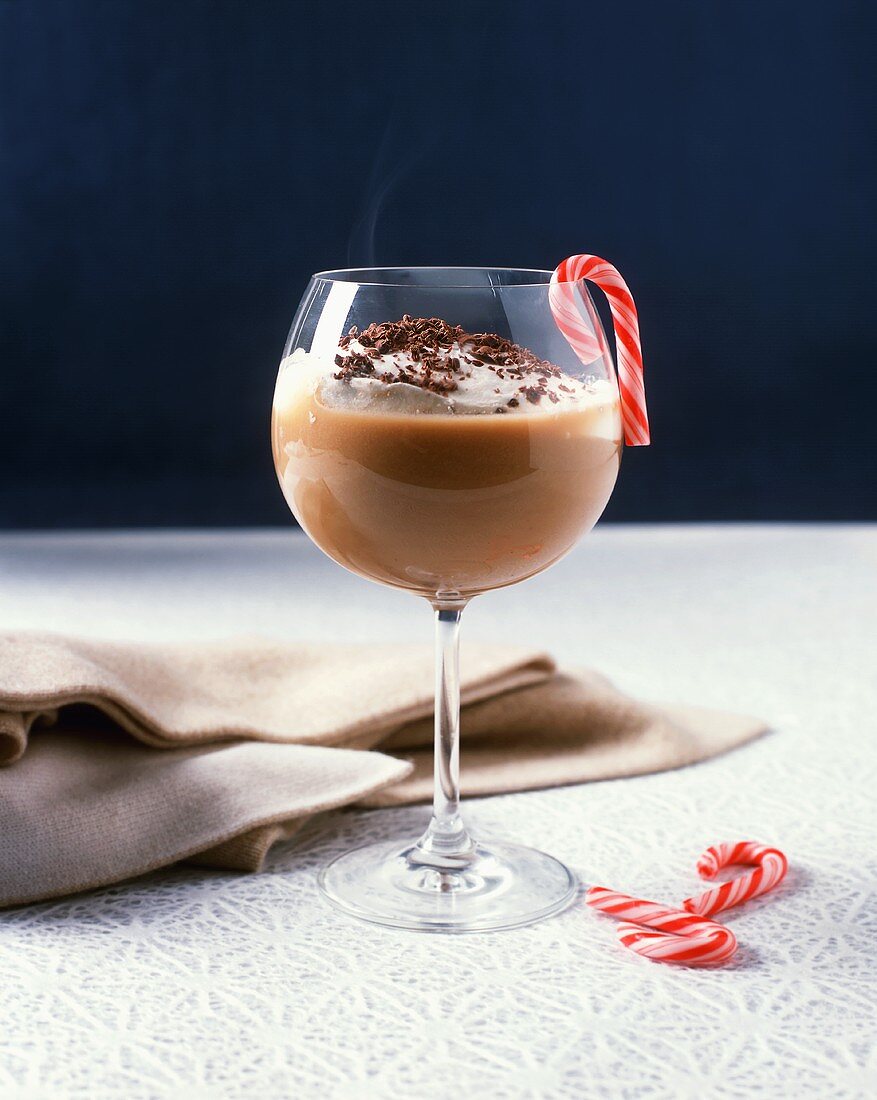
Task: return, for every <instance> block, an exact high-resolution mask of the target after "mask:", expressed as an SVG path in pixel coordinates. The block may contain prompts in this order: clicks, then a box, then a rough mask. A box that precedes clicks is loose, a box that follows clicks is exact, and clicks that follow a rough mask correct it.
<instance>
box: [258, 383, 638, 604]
mask: <svg viewBox="0 0 877 1100" xmlns="http://www.w3.org/2000/svg"><path fill="white" fill-rule="evenodd" d="M290 369H294V368H290ZM607 423H608V424H609V426H610V428H609V430H608V431H607ZM272 444H273V450H274V462H275V466H276V469H277V475H278V477H279V479H280V484H281V486H282V488H283V492H284V495H285V497H286V500H287V503H288V504H289V507H290V508H291V509H292V511H293V513H294V515H295V517H296V518H297V519H298V521H299V523H300V524H301V525H302V527H303V528H304V529H305V531H306V532H307V533H308V535H309V536H310V537H311V539H313V541H314V542H315V543H316V544H317V546H319V547H320V548H321V549H322V550H323V551H325V553H326V554H328V555H329V557H331V558H333V559H334V560H335V561H336V562H338V563H339V564H341V565H343V566H345V567H346V568H348V569H350V570H352V571H353V572H354V573H358V574H359V575H360V576H363V577H368V578H369V579H370V580H374V581H379V582H381V583H383V584H388V585H391V586H392V587H394V588H403V589H408V590H410V591H412V592H416V593H419V594H421V595H423V596H427V597H431V596H435V595H436V593H442V594H459V596H460V597H462V598H465V597H468V596H471V595H474V594H476V593H478V592H483V591H485V590H487V589H491V588H500V587H502V586H504V585H508V584H514V583H515V582H516V581H521V580H524V579H525V578H526V577H530V576H532V575H533V574H535V573H538V572H540V571H541V570H543V569H545V568H547V567H548V566H549V565H551V564H552V563H554V562H556V561H557V560H558V559H559V558H561V557H562V556H563V555H564V554H566V552H567V551H568V550H570V549H571V548H572V546H573V545H574V544H575V543H576V542H577V540H578V539H579V538H580V537H581V536H582V535H583V534H584V533H585V532H587V531H589V530H590V529H591V527H593V526H594V524H595V523H596V521H597V519H598V518H599V516H600V514H601V513H602V511H603V509H604V507H605V506H606V502H607V501H608V499H609V496H610V494H611V492H612V489H613V486H614V484H615V479H616V476H617V474H618V467H619V462H620V458H621V442H620V426H619V425H618V416H617V405H616V406H611V407H610V409H609V412H608V414H607V408H606V405H605V403H604V404H603V405H602V407H601V406H592V405H583V406H580V407H575V406H573V405H570V406H569V407H566V408H563V410H562V411H539V412H534V413H532V414H530V413H524V412H519V413H518V414H516V415H507V416H498V415H449V414H436V415H428V414H427V415H395V414H386V413H375V412H362V411H353V410H346V409H345V410H341V409H336V408H328V407H325V406H323V405H322V404H320V402H319V399H318V397H317V395H316V394H315V393H314V392H313V389H312V388H311V391H310V392H308V388H307V387H303V388H302V389H301V390H299V391H290V390H289V389H287V390H286V391H285V393H284V396H283V398H282V399H278V401H277V403H276V404H275V408H274V413H273V418H272ZM451 598H454V597H453V596H452V597H451Z"/></svg>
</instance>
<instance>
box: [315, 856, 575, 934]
mask: <svg viewBox="0 0 877 1100" xmlns="http://www.w3.org/2000/svg"><path fill="white" fill-rule="evenodd" d="M318 881H319V885H320V889H321V890H322V891H323V893H324V894H325V895H326V897H327V898H328V899H329V901H331V902H332V904H333V905H335V906H337V907H338V908H339V909H342V910H343V911H344V912H345V913H349V914H350V915H351V916H354V917H359V918H360V919H361V920H367V921H371V922H372V923H373V924H384V925H388V926H389V927H391V928H408V929H412V930H414V931H418V932H495V931H499V930H500V929H503V928H520V927H521V926H522V925H525V924H533V923H535V922H536V921H539V920H544V918H545V917H550V916H552V915H553V914H555V913H559V912H560V911H561V910H563V909H566V907H567V906H568V905H570V904H571V903H572V902H573V901H574V900H575V897H576V894H577V892H578V880H577V879H576V877H575V875H574V874H573V873H572V871H570V870H569V868H568V867H565V866H564V865H563V864H562V863H561V862H560V861H559V860H556V859H554V858H553V857H552V856H549V855H546V854H545V853H544V852H538V851H536V849H535V848H524V847H521V846H519V845H517V844H495V845H492V846H491V847H490V848H489V849H488V848H485V847H483V846H482V845H480V844H473V845H472V847H471V849H470V851H469V852H468V853H467V855H466V856H465V859H463V860H461V861H459V862H458V863H457V865H455V866H452V865H451V861H446V866H444V867H439V866H437V865H436V862H435V860H434V859H433V858H431V857H430V856H428V855H427V854H426V853H424V851H423V850H422V849H421V848H420V847H419V846H418V844H416V843H415V844H407V845H405V846H400V845H399V843H398V841H396V842H393V843H386V842H383V843H381V844H370V845H368V846H367V847H365V848H356V849H355V850H354V851H352V852H346V853H345V854H344V855H343V856H339V857H338V858H337V859H336V860H333V862H332V863H330V864H329V865H328V866H327V867H325V868H323V870H322V871H321V872H320V875H319V879H318Z"/></svg>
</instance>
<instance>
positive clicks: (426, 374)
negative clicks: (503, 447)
mask: <svg viewBox="0 0 877 1100" xmlns="http://www.w3.org/2000/svg"><path fill="white" fill-rule="evenodd" d="M354 343H355V345H356V346H355V347H351V345H352V344H354ZM338 346H339V352H338V354H337V355H336V356H335V366H336V367H337V368H338V371H337V373H335V374H334V375H333V376H332V377H333V378H335V379H336V380H337V381H340V382H351V381H352V380H353V379H354V378H371V379H375V380H377V381H380V382H385V383H387V384H390V383H393V382H404V383H407V384H408V385H411V386H419V387H420V388H421V389H424V390H429V391H431V392H432V393H436V394H439V395H441V396H443V397H444V396H447V395H449V394H452V393H453V392H454V391H455V390H456V389H457V388H458V385H459V382H460V380H462V379H465V378H469V377H470V376H471V374H472V368H473V367H477V368H480V367H485V366H486V367H487V368H488V369H489V370H491V371H493V372H494V373H495V374H496V376H497V378H498V379H501V380H506V379H507V380H508V381H511V382H514V381H516V380H519V381H520V382H521V385H520V386H518V392H519V393H520V394H521V395H522V396H523V397H524V398H526V400H527V401H529V402H530V403H531V404H538V403H539V402H540V401H541V400H542V398H543V397H545V396H547V397H549V398H550V400H551V402H552V403H556V402H557V400H558V398H557V395H556V394H554V393H553V392H551V391H550V390H549V389H548V386H549V381H550V379H557V378H561V377H563V372H562V371H561V370H560V368H559V367H556V366H554V364H553V363H549V362H548V361H547V360H545V359H540V358H539V357H538V356H537V355H534V354H533V352H532V351H530V350H529V349H527V348H524V347H521V346H520V344H513V343H512V342H511V341H510V340H506V339H505V338H504V337H502V336H499V335H497V333H495V332H466V331H465V329H463V328H462V327H461V326H460V325H454V326H452V325H449V324H448V323H447V322H446V321H443V320H441V318H439V317H410V316H409V315H408V314H405V316H404V317H403V318H402V320H401V321H388V322H385V323H383V324H374V325H369V326H368V328H366V329H363V331H362V332H360V331H359V330H358V329H357V328H356V326H354V327H353V328H351V329H350V331H349V332H348V333H347V335H346V336H342V338H341V340H340V341H339V343H338ZM452 349H453V350H452ZM396 353H401V354H402V355H404V356H405V357H406V358H407V359H408V360H409V361H410V363H412V364H416V366H417V370H416V371H411V370H404V369H395V370H394V371H392V372H390V371H387V370H386V369H384V368H386V366H387V364H386V362H384V363H382V362H381V360H382V358H383V357H385V356H392V355H394V354H396ZM561 388H562V389H567V387H565V386H561ZM495 392H496V393H500V392H501V391H500V390H499V389H495ZM506 392H508V391H506ZM569 392H572V391H569ZM519 404H520V400H519V399H518V398H517V397H512V398H511V399H510V400H509V401H507V402H505V404H503V405H501V406H500V407H499V408H496V409H495V410H494V411H495V412H497V413H504V412H506V405H508V407H509V408H517V407H518V405H519Z"/></svg>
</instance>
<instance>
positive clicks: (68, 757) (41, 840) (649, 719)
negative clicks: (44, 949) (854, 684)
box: [0, 633, 765, 905]
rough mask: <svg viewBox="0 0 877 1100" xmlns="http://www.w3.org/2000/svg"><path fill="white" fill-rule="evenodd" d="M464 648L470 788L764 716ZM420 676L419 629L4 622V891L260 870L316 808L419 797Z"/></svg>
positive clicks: (427, 756)
mask: <svg viewBox="0 0 877 1100" xmlns="http://www.w3.org/2000/svg"><path fill="white" fill-rule="evenodd" d="M462 667H463V683H462V700H463V707H464V711H463V719H462V730H463V745H464V756H465V766H464V768H463V787H464V793H465V794H469V795H480V794H491V793H498V792H509V791H519V790H526V789H529V788H534V787H550V786H558V785H560V784H567V783H579V782H582V781H584V780H589V779H603V778H608V777H611V776H622V775H636V774H639V773H643V772H650V771H659V770H662V769H666V768H675V767H678V766H680V765H683V764H690V763H693V762H694V761H696V760H702V759H704V758H706V757H709V756H714V755H715V754H716V753H720V752H723V751H725V750H726V749H729V748H732V747H734V746H735V745H739V744H742V743H743V742H745V741H748V740H750V739H752V738H753V737H756V736H757V735H758V734H760V733H762V732H763V731H764V729H765V727H764V725H763V723H762V722H760V721H758V720H757V719H753V718H747V717H742V716H740V715H731V714H724V713H720V712H718V711H712V710H705V709H702V708H699V707H675V706H674V707H668V706H660V707H657V706H651V705H647V704H644V703H640V702H637V701H635V700H633V699H630V698H628V697H627V696H625V695H623V694H621V693H620V692H619V691H617V690H616V689H615V688H614V687H613V686H612V685H611V684H610V683H609V682H608V681H606V680H605V679H603V678H602V677H601V676H598V675H597V674H596V673H593V672H581V673H562V672H558V670H557V669H556V667H555V665H554V662H553V661H552V660H551V658H550V657H547V656H546V655H544V654H541V653H535V652H527V651H521V650H513V649H508V648H504V647H487V646H483V647H479V646H468V647H465V646H464V652H463V666H462ZM432 691H433V667H432V653H431V651H430V650H429V649H427V648H425V647H417V646H404V647H401V646H398V647H397V646H378V645H375V646H368V647H365V646H336V645H325V646H318V645H309V646H308V645H305V646H301V645H298V646H296V645H288V644H283V643H279V642H271V641H265V640H256V639H238V640H236V641H233V642H226V643H217V644H207V645H205V644H203V643H200V644H197V645H194V644H193V645H155V646H150V645H144V644H133V643H120V642H108V641H94V640H86V639H81V638H68V637H62V636H59V635H51V634H30V633H27V634H7V635H0V764H4V765H8V766H6V767H3V768H0V830H2V833H0V835H2V838H3V843H2V847H0V905H15V904H20V903H22V902H28V901H35V900H38V899H42V898H50V897H57V896H59V895H62V894H68V893H72V892H74V891H77V890H83V889H86V888H90V887H93V886H98V885H104V884H107V883H111V882H118V881H120V880H122V879H125V878H129V877H131V876H133V875H137V874H141V873H142V872H144V871H147V870H151V869H153V868H156V867H161V866H165V865H167V864H171V863H176V862H178V861H180V860H185V859H188V860H196V861H197V862H200V863H205V864H209V865H212V866H215V867H224V868H230V869H239V870H250V871H255V870H258V869H259V868H260V867H261V865H262V862H263V860H264V858H265V854H266V852H267V851H268V849H269V848H270V847H271V845H272V844H273V843H274V842H275V841H277V840H278V839H280V838H282V837H286V836H290V835H291V834H292V833H293V832H294V831H295V829H296V828H297V827H298V826H299V825H300V824H301V823H302V822H303V821H304V820H306V819H307V818H308V817H309V816H310V815H312V814H314V813H316V812H317V811H320V810H325V809H329V808H331V807H336V806H342V805H346V804H350V803H359V804H360V805H367V806H389V805H399V804H403V803H410V802H417V801H421V800H424V799H427V798H429V797H430V794H431V789H432V758H431V747H430V746H431V739H432V731H431V713H432ZM126 734H127V735H130V736H126ZM377 746H379V747H380V748H381V750H383V751H381V752H377V751H373V750H374V749H375V747H377ZM157 750H162V751H157ZM390 753H392V754H393V755H390Z"/></svg>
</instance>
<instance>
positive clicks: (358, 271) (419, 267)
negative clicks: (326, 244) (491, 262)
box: [311, 264, 581, 291]
mask: <svg viewBox="0 0 877 1100" xmlns="http://www.w3.org/2000/svg"><path fill="white" fill-rule="evenodd" d="M402 271H407V272H418V271H423V272H427V271H431V272H441V271H446V272H448V273H449V274H450V273H451V272H463V271H471V272H480V273H481V274H484V275H487V274H490V273H494V274H497V275H502V274H515V275H524V276H527V275H541V276H543V278H541V279H535V278H534V279H532V280H530V281H521V282H517V281H516V282H511V283H501V284H500V285H499V289H502V290H516V289H524V288H527V287H530V288H533V287H542V286H547V285H548V284H549V283H550V282H551V276H552V274H553V272H552V271H549V270H547V269H545V268H541V267H478V266H466V265H463V266H459V267H446V266H443V265H435V266H430V265H424V264H416V265H414V266H411V267H404V266H394V267H337V268H329V269H328V270H326V271H316V272H314V274H313V275H311V280H319V281H320V282H323V283H346V284H349V285H353V286H384V287H398V288H400V289H405V290H432V291H436V290H482V289H484V285H483V284H482V283H460V282H447V283H438V284H433V285H431V286H429V285H424V286H417V285H416V284H412V283H410V282H407V283H406V282H394V281H393V280H392V279H378V278H374V276H376V275H377V274H378V273H379V272H385V273H386V274H388V275H392V274H393V273H398V272H402ZM368 276H372V277H371V278H368ZM578 281H581V280H578Z"/></svg>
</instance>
